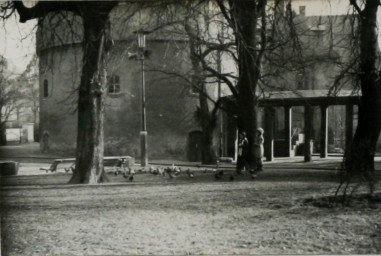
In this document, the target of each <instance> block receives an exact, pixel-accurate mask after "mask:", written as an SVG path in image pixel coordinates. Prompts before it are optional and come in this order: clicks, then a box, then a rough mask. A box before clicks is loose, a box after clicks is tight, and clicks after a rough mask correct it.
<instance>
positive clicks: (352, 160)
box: [345, 0, 381, 186]
mask: <svg viewBox="0 0 381 256" xmlns="http://www.w3.org/2000/svg"><path fill="white" fill-rule="evenodd" d="M378 4H379V0H368V1H366V2H365V7H364V9H363V10H362V11H361V12H360V13H359V16H360V17H359V18H360V19H359V26H360V42H359V43H360V73H359V74H360V75H359V78H360V85H361V92H362V98H361V103H360V105H359V119H358V127H357V129H356V132H355V136H354V138H353V142H352V145H347V150H346V152H347V153H346V159H345V161H346V162H345V164H346V171H347V174H348V175H349V179H351V178H352V177H353V176H358V175H360V176H362V177H363V178H365V179H366V180H367V181H368V182H370V184H373V182H374V180H373V178H374V177H373V172H374V155H375V151H376V145H377V139H378V137H379V134H380V130H381V84H380V81H379V79H380V75H379V72H378V71H377V70H376V58H377V32H376V31H377V30H376V29H377V23H376V22H377V8H378ZM371 186H372V185H371Z"/></svg>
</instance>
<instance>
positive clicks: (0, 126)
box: [0, 120, 7, 146]
mask: <svg viewBox="0 0 381 256" xmlns="http://www.w3.org/2000/svg"><path fill="white" fill-rule="evenodd" d="M6 144H7V136H6V129H5V123H2V122H1V120H0V145H1V146H3V145H6Z"/></svg>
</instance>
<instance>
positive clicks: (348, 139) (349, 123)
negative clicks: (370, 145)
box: [345, 104, 353, 150]
mask: <svg viewBox="0 0 381 256" xmlns="http://www.w3.org/2000/svg"><path fill="white" fill-rule="evenodd" d="M352 138H353V105H352V104H347V105H346V106H345V149H346V150H348V149H349V147H348V146H350V145H351V144H352Z"/></svg>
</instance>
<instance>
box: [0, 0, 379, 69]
mask: <svg viewBox="0 0 381 256" xmlns="http://www.w3.org/2000/svg"><path fill="white" fill-rule="evenodd" d="M0 1H2V0H0ZM31 1H33V0H24V2H31ZM348 2H349V0H336V1H329V0H298V1H293V8H294V9H295V11H296V12H298V11H299V10H298V9H299V6H300V5H305V6H306V10H305V12H306V15H307V16H310V15H332V14H346V13H347V12H348ZM27 4H28V5H29V3H27ZM378 20H379V21H381V12H380V11H379V15H378ZM36 23H37V21H36V20H30V21H28V22H26V23H23V24H22V23H19V22H18V15H15V16H14V17H11V18H10V19H8V20H7V21H5V22H3V21H1V22H0V55H3V56H4V57H5V58H7V60H8V62H9V66H10V69H11V70H12V71H14V72H17V73H21V72H22V71H23V70H24V69H25V67H26V65H27V64H28V63H29V61H30V60H31V58H32V56H33V54H34V53H35V51H36V49H35V48H36V47H35V40H36V39H35V31H36V28H35V26H36ZM379 23H380V22H379Z"/></svg>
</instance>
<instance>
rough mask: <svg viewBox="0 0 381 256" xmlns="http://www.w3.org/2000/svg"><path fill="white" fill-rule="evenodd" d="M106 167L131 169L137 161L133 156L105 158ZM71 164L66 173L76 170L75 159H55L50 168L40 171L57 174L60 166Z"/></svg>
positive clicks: (66, 168)
mask: <svg viewBox="0 0 381 256" xmlns="http://www.w3.org/2000/svg"><path fill="white" fill-rule="evenodd" d="M103 162H104V166H113V167H117V168H118V167H119V168H123V167H126V166H128V167H131V166H133V165H134V163H135V159H134V158H133V157H131V156H105V157H104V158H103ZM64 163H71V165H70V166H69V167H65V168H64V170H65V172H69V171H73V170H74V168H75V158H62V159H55V160H54V161H53V163H52V164H51V165H50V167H49V168H40V170H43V171H46V173H48V172H56V171H57V168H58V165H59V164H64Z"/></svg>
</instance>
